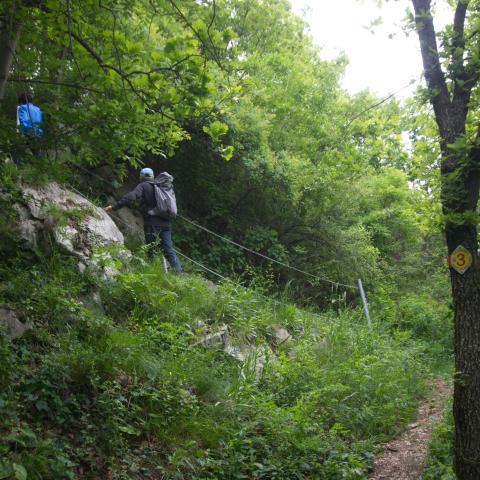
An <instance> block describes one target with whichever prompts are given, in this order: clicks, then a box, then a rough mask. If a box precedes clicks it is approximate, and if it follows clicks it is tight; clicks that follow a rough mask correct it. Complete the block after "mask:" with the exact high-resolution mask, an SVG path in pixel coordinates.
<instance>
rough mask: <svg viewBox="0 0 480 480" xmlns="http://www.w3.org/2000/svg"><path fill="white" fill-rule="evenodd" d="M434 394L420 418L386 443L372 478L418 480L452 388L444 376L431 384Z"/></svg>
mask: <svg viewBox="0 0 480 480" xmlns="http://www.w3.org/2000/svg"><path fill="white" fill-rule="evenodd" d="M430 390H431V391H430V394H429V396H428V398H427V399H426V400H424V401H423V402H422V404H421V405H420V407H419V409H418V414H417V420H416V421H415V423H412V424H410V425H409V426H408V428H407V430H406V431H405V432H403V433H402V434H401V435H400V436H399V437H397V438H396V439H394V440H392V441H391V442H390V443H388V444H387V445H386V446H385V450H384V452H383V453H382V454H380V455H379V456H378V457H377V459H376V460H375V466H374V470H373V473H372V474H371V475H370V477H369V479H370V480H418V479H419V478H420V475H421V473H422V470H423V465H424V461H425V456H426V455H427V452H428V444H429V442H430V437H431V434H432V427H433V424H434V422H435V420H437V419H438V418H439V416H440V414H441V413H442V409H443V408H444V406H445V402H446V400H447V399H448V397H449V396H450V395H451V389H450V387H449V386H448V385H447V383H446V382H445V381H444V380H442V379H437V380H435V381H434V382H432V384H431V386H430Z"/></svg>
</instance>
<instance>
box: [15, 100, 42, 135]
mask: <svg viewBox="0 0 480 480" xmlns="http://www.w3.org/2000/svg"><path fill="white" fill-rule="evenodd" d="M42 124H43V114H42V111H41V110H40V108H39V107H37V106H36V105H34V104H33V103H32V96H31V95H30V94H28V93H22V94H21V95H20V97H19V98H18V106H17V125H18V128H19V130H20V133H21V134H22V135H25V136H29V137H41V136H42V135H43V128H42V127H41V125H42Z"/></svg>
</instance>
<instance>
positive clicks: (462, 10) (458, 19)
mask: <svg viewBox="0 0 480 480" xmlns="http://www.w3.org/2000/svg"><path fill="white" fill-rule="evenodd" d="M469 2H470V0H458V4H457V8H456V10H455V17H454V21H453V33H454V36H453V38H452V67H451V71H452V80H453V82H454V88H453V99H452V103H453V105H454V107H455V109H456V110H457V111H461V112H463V114H464V115H465V116H466V114H467V106H468V102H469V100H470V94H471V91H472V88H473V86H474V84H475V83H476V78H478V72H477V69H476V68H475V69H474V70H473V71H466V69H465V63H464V53H465V19H466V16H467V8H468V4H469ZM469 70H470V69H469Z"/></svg>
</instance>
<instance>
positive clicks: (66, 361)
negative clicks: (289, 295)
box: [0, 255, 432, 480]
mask: <svg viewBox="0 0 480 480" xmlns="http://www.w3.org/2000/svg"><path fill="white" fill-rule="evenodd" d="M20 262H21V260H17V261H15V262H13V263H11V264H10V265H9V266H8V269H4V270H3V272H2V273H3V276H4V278H5V282H4V283H3V287H2V290H1V299H2V303H6V304H7V305H9V306H11V307H14V308H15V309H16V310H17V311H18V312H20V313H21V314H24V315H28V317H29V318H30V319H31V320H33V321H34V322H35V325H36V327H35V329H34V330H33V331H31V332H29V333H28V334H27V335H25V336H24V337H22V338H21V339H20V340H18V341H16V342H15V343H13V344H12V343H8V342H7V341H6V340H5V337H2V343H1V350H0V354H1V358H2V362H1V366H2V367H1V372H0V374H1V375H2V381H1V383H0V384H1V385H2V387H1V391H0V409H1V414H2V415H1V416H2V419H3V421H2V425H1V427H0V428H1V433H2V435H1V436H2V441H1V443H0V452H1V456H2V457H3V464H2V467H1V468H2V469H3V470H0V471H1V472H3V475H7V477H6V478H10V477H9V476H8V472H9V471H10V470H9V469H11V468H14V467H15V465H17V466H20V467H21V468H23V469H25V470H26V471H27V472H28V478H32V479H35V478H52V479H57V478H58V479H63V478H77V477H78V476H79V475H80V478H95V477H98V476H104V477H105V478H107V477H106V476H107V475H109V478H132V479H133V478H150V477H151V478H155V475H156V474H155V473H154V472H157V473H161V474H162V475H163V477H164V478H171V479H175V478H176V479H187V478H197V479H198V478H219V479H220V478H221V479H227V478H232V479H233V478H265V479H267V478H268V479H270V478H279V479H290V478H325V479H329V480H331V479H345V478H348V479H362V478H365V475H366V472H367V471H368V468H369V467H370V466H371V462H372V454H373V451H374V448H375V445H376V444H377V443H378V442H379V441H381V440H383V439H385V438H388V437H389V436H391V435H393V434H395V433H396V432H398V431H399V429H401V428H402V426H403V425H404V424H406V423H407V422H408V421H409V420H410V419H411V418H412V415H413V413H414V411H415V405H416V398H417V397H418V396H419V395H420V394H421V393H422V388H423V387H422V385H423V384H422V379H423V378H425V375H426V373H427V365H428V363H429V361H430V360H431V359H432V357H431V354H430V353H429V350H428V342H429V340H430V339H428V338H424V340H420V338H419V337H418V336H417V337H415V338H411V337H410V335H409V334H408V331H404V332H402V331H401V330H398V329H397V328H395V327H393V326H392V327H391V328H393V330H390V332H388V333H387V332H385V333H383V334H382V333H371V332H368V330H367V328H366V326H365V322H364V320H363V318H362V315H361V312H360V311H344V312H339V313H333V312H330V313H329V312H326V313H325V314H321V315H318V314H313V313H308V312H306V311H302V310H299V309H297V308H295V307H294V306H293V305H287V304H284V305H283V304H282V305H279V304H272V303H271V302H270V301H269V300H268V299H265V298H264V297H262V296H259V295H258V294H257V293H256V292H255V291H254V290H246V289H243V288H239V287H238V286H236V285H234V284H231V283H224V284H222V285H220V286H219V287H218V290H212V288H211V287H208V286H207V285H206V284H205V283H204V281H203V280H201V279H200V278H198V277H195V276H192V275H185V276H172V275H165V274H164V273H162V269H161V266H160V265H157V264H156V263H154V264H150V265H144V263H143V261H141V260H140V259H139V260H135V261H134V262H133V264H131V266H130V267H129V268H128V269H127V270H125V271H124V273H123V274H122V275H121V276H120V278H119V280H118V282H116V283H114V284H112V283H102V282H99V281H98V280H96V279H95V278H94V277H91V276H89V275H88V274H85V275H83V276H79V275H78V273H77V271H76V266H75V264H74V262H71V261H70V260H69V259H64V258H62V257H61V256H58V255H54V256H53V257H52V258H50V259H49V260H46V261H42V262H41V263H39V264H37V265H36V266H32V267H26V266H25V265H24V264H22V263H20ZM19 272H22V273H19ZM66 285H69V287H68V289H66V287H65V286H66ZM96 289H100V292H101V295H102V298H103V299H104V302H105V308H106V313H105V314H101V313H95V310H93V311H92V309H91V307H90V308H86V306H88V305H89V303H88V302H87V301H86V299H87V298H88V297H89V296H91V293H92V291H94V290H96ZM222 325H227V326H228V328H229V332H230V333H229V335H230V336H231V338H232V340H231V341H232V342H233V343H234V344H235V343H236V344H239V345H241V344H245V342H249V343H251V344H252V345H256V346H257V347H260V346H263V349H264V351H265V352H268V351H270V352H272V353H270V354H269V355H268V354H267V359H266V364H265V366H264V369H263V372H262V375H261V376H258V374H257V373H256V369H255V360H254V359H252V360H251V361H250V363H249V362H247V363H246V364H244V365H242V364H241V363H239V362H238V361H236V360H234V359H233V358H232V357H230V356H229V355H227V354H225V353H223V352H222V351H218V350H215V349H213V350H211V349H206V348H204V347H202V346H200V345H198V344H197V342H198V338H200V337H201V335H202V334H205V333H206V332H208V331H215V330H216V329H218V328H219V327H220V326H222ZM278 325H283V326H284V327H286V328H288V329H289V331H290V332H291V333H292V335H293V338H294V341H293V342H291V343H288V344H285V345H281V346H275V343H274V341H273V338H274V337H273V332H274V328H275V327H276V326H278ZM392 332H395V333H394V335H393V336H392V335H391V333H392ZM272 347H273V349H274V350H273V351H272V350H270V348H272ZM259 351H260V350H259ZM273 352H275V357H274V356H273ZM20 467H15V468H20ZM81 472H83V473H81ZM11 475H13V473H12V474H11ZM4 478H5V477H4ZM12 478H13V477H12ZM14 478H20V477H14Z"/></svg>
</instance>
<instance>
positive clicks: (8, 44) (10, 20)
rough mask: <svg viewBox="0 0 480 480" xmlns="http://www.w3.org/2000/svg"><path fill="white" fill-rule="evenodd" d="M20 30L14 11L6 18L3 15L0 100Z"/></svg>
mask: <svg viewBox="0 0 480 480" xmlns="http://www.w3.org/2000/svg"><path fill="white" fill-rule="evenodd" d="M20 30H21V24H20V22H19V21H18V20H17V19H16V18H15V12H11V13H10V15H9V17H7V18H5V17H4V18H3V19H2V22H1V23H0V102H1V101H2V100H3V97H4V96H5V90H6V88H7V82H8V77H9V75H10V70H11V68H12V63H13V60H14V58H15V49H16V48H17V42H18V39H19V37H20Z"/></svg>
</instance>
